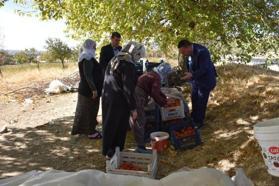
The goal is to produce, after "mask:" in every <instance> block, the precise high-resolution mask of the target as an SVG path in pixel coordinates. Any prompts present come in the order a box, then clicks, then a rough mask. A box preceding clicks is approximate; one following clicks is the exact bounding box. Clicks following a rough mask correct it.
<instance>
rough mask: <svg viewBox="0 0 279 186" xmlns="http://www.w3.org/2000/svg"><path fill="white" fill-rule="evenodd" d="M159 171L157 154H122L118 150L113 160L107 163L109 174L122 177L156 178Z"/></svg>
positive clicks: (154, 152) (117, 149)
mask: <svg viewBox="0 0 279 186" xmlns="http://www.w3.org/2000/svg"><path fill="white" fill-rule="evenodd" d="M157 169H158V156H157V152H156V151H153V153H152V154H143V153H135V152H120V149H119V147H117V148H116V151H115V154H114V156H113V157H112V159H111V160H107V162H106V170H107V173H111V174H120V175H133V176H141V177H149V178H155V177H156V174H157Z"/></svg>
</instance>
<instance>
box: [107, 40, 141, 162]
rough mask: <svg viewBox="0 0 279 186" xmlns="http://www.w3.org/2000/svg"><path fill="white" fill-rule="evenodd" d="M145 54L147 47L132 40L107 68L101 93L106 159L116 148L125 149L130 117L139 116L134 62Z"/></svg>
mask: <svg viewBox="0 0 279 186" xmlns="http://www.w3.org/2000/svg"><path fill="white" fill-rule="evenodd" d="M144 55H145V48H144V46H143V45H142V44H140V43H137V42H133V41H130V42H129V43H128V44H127V45H126V46H125V47H124V48H123V49H122V50H121V52H119V53H118V54H117V55H116V56H115V57H114V58H112V60H111V61H110V63H109V65H108V66H107V69H106V72H105V81H104V89H103V94H102V112H103V155H104V156H107V158H111V157H112V156H113V154H114V152H115V148H116V147H120V150H123V148H124V145H125V139H126V133H127V130H128V127H129V117H130V116H131V117H132V118H133V119H136V117H137V112H136V101H135V98H134V91H135V87H136V83H137V78H136V69H135V63H136V62H138V61H139V59H140V58H142V57H144Z"/></svg>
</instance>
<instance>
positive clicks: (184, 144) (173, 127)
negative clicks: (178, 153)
mask: <svg viewBox="0 0 279 186" xmlns="http://www.w3.org/2000/svg"><path fill="white" fill-rule="evenodd" d="M188 127H191V128H192V129H193V130H194V135H192V136H186V137H183V138H177V137H176V135H175V132H178V131H181V130H183V129H185V128H188ZM167 130H168V132H169V134H170V140H171V144H172V145H173V146H174V148H175V149H177V150H185V149H192V148H194V147H196V146H198V145H200V144H201V143H202V141H201V137H200V133H199V130H198V129H197V128H196V127H195V126H194V124H193V122H191V120H189V119H188V120H185V119H184V120H181V121H177V123H175V124H170V125H169V126H168V129H167Z"/></svg>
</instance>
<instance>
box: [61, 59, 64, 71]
mask: <svg viewBox="0 0 279 186" xmlns="http://www.w3.org/2000/svg"><path fill="white" fill-rule="evenodd" d="M61 63H62V68H63V69H64V68H65V64H64V59H61Z"/></svg>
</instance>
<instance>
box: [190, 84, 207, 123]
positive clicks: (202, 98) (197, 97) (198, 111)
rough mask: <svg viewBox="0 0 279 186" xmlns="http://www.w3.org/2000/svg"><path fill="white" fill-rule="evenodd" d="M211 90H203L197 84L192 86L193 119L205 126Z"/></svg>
mask: <svg viewBox="0 0 279 186" xmlns="http://www.w3.org/2000/svg"><path fill="white" fill-rule="evenodd" d="M210 91H211V90H210V89H205V88H201V87H199V86H197V85H195V84H192V93H191V101H192V113H191V117H192V119H193V121H194V123H196V124H199V125H201V126H202V125H203V122H204V118H205V113H206V107H207V102H208V98H209V94H210Z"/></svg>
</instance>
